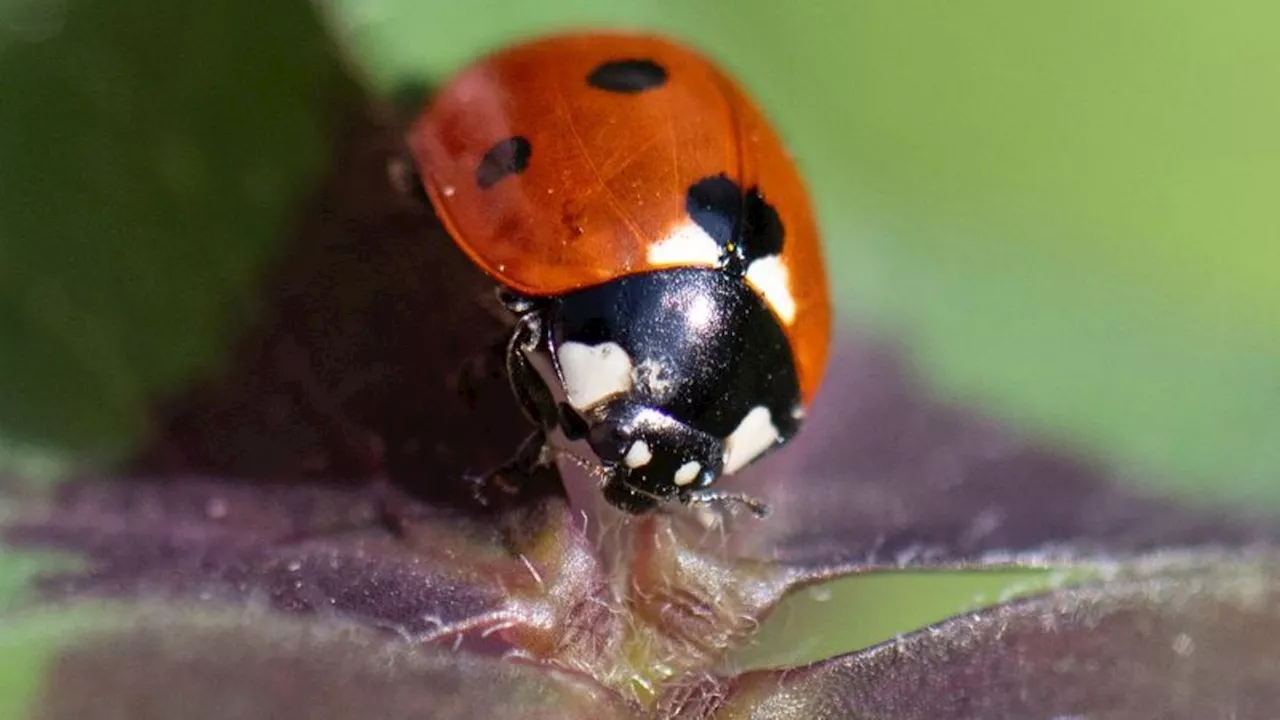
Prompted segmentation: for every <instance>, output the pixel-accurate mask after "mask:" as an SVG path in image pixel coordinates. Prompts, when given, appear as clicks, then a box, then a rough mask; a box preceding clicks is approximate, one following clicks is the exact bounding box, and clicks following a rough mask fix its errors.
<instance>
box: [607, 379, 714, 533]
mask: <svg viewBox="0 0 1280 720" xmlns="http://www.w3.org/2000/svg"><path fill="white" fill-rule="evenodd" d="M590 415H591V417H590V418H585V421H586V424H587V432H586V440H587V443H588V444H589V445H590V446H591V449H592V451H593V452H594V453H595V454H596V456H597V457H598V458H599V459H600V461H601V467H602V468H603V476H604V482H603V490H604V495H605V499H606V500H608V501H609V503H610V504H612V505H614V506H615V507H617V508H619V509H621V510H624V511H627V512H631V513H642V512H645V511H647V510H651V509H653V508H654V507H656V506H658V505H660V504H661V503H662V502H663V501H666V500H669V499H672V498H682V499H687V498H688V497H689V496H692V495H693V494H694V493H695V491H698V490H701V489H704V488H706V487H707V486H709V485H711V483H713V482H715V480H716V478H718V477H719V476H720V474H721V472H722V471H723V464H724V443H723V442H722V441H721V440H720V439H719V438H715V437H712V436H711V435H708V434H706V433H704V432H700V431H698V430H696V429H694V428H691V427H689V426H688V425H686V424H684V423H682V422H680V421H678V420H676V419H674V418H672V417H671V416H670V415H668V414H666V413H664V412H662V411H661V410H659V409H656V408H653V407H647V406H645V405H642V404H640V403H637V402H635V401H634V400H631V399H626V398H622V399H617V400H614V401H611V402H608V403H606V404H604V405H601V406H599V407H598V408H594V409H593V411H592V412H591V413H590Z"/></svg>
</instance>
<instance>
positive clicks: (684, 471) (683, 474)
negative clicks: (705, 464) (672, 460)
mask: <svg viewBox="0 0 1280 720" xmlns="http://www.w3.org/2000/svg"><path fill="white" fill-rule="evenodd" d="M700 472H702V463H700V462H698V461H697V460H690V461H689V462H687V463H685V464H683V465H681V466H680V468H679V469H678V470H676V476H675V478H674V480H675V481H676V484H677V485H681V486H683V485H688V484H689V483H691V482H693V481H694V480H697V479H698V473H700Z"/></svg>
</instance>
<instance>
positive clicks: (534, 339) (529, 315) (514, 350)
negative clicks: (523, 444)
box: [506, 309, 557, 428]
mask: <svg viewBox="0 0 1280 720" xmlns="http://www.w3.org/2000/svg"><path fill="white" fill-rule="evenodd" d="M544 343H545V337H544V328H543V322H542V314H541V313H540V312H538V311H537V310H536V309H535V310H529V311H527V312H525V313H524V314H523V315H521V316H520V317H519V318H518V319H517V320H516V325H515V328H513V329H512V331H511V339H510V340H509V341H508V342H507V358H506V359H507V379H508V380H509V381H510V383H511V392H512V393H513V394H514V395H515V396H516V399H517V400H518V401H519V402H520V408H521V409H522V410H523V411H524V414H525V417H527V418H529V422H531V423H533V424H534V425H536V426H538V427H540V428H546V427H550V426H551V425H553V424H554V423H555V418H556V415H557V413H556V403H555V398H553V397H552V395H551V392H550V390H548V389H547V386H546V384H545V383H544V382H543V380H542V376H541V375H539V374H538V371H537V369H536V368H534V366H533V363H532V362H530V361H529V355H528V353H532V352H537V351H538V350H539V349H540V348H541V347H542V346H543V344H544Z"/></svg>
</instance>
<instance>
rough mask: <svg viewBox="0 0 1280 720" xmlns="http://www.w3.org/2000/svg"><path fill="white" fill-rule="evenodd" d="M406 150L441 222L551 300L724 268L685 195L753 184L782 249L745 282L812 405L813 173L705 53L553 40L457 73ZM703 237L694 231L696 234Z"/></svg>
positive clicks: (596, 37) (816, 345)
mask: <svg viewBox="0 0 1280 720" xmlns="http://www.w3.org/2000/svg"><path fill="white" fill-rule="evenodd" d="M409 145H410V149H411V151H412V153H413V155H414V158H415V161H416V162H417V165H418V168H419V170H420V173H421V176H422V182H423V185H424V188H425V190H426V192H427V195H428V196H429V197H430V199H431V202H432V204H433V206H434V207H435V209H436V212H437V214H438V215H439V217H440V220H441V221H442V222H443V223H444V225H445V227H446V228H447V230H448V231H449V233H450V234H451V235H452V236H453V238H454V240H455V241H456V242H457V243H458V245H459V246H460V247H461V248H462V250H463V251H464V252H466V253H467V254H468V255H469V256H470V257H471V258H472V260H474V261H475V262H476V263H477V264H478V265H479V266H480V267H481V268H482V269H484V270H485V271H486V272H487V273H489V274H490V275H492V276H493V277H494V278H495V279H496V280H497V281H498V282H499V283H501V284H503V285H505V286H507V287H510V288H512V289H514V290H516V291H518V292H521V293H524V294H527V295H531V296H553V295H558V294H562V293H566V292H570V291H573V290H578V289H582V288H585V287H590V286H594V285H598V284H601V283H605V282H608V281H610V280H614V279H617V278H619V277H623V276H626V275H632V274H636V273H643V272H647V271H651V270H658V269H662V268H670V267H700V266H707V267H714V266H716V265H717V263H719V262H720V256H719V254H718V253H716V252H711V251H709V250H708V247H707V242H706V240H708V239H709V238H705V234H701V233H698V232H697V231H696V226H694V225H693V224H692V223H691V217H690V214H689V210H688V206H687V202H688V201H687V195H688V190H689V188H690V187H691V186H692V185H693V184H695V183H697V182H699V181H700V180H704V179H706V178H709V177H715V176H719V175H724V176H727V177H728V178H729V179H731V180H732V181H734V182H735V183H737V185H738V186H739V187H741V188H756V189H758V191H759V193H760V195H761V196H762V197H763V198H764V200H765V201H766V202H767V203H768V204H769V205H770V206H771V207H772V208H773V209H774V210H776V212H777V214H778V218H779V219H780V220H781V223H782V227H783V244H782V250H781V253H780V254H779V255H778V257H777V258H775V259H774V260H775V262H773V263H771V267H769V268H768V270H767V271H766V272H761V273H759V274H758V275H757V274H755V273H748V275H747V277H746V281H747V282H748V284H750V285H751V286H752V287H753V289H755V290H756V291H757V292H759V293H760V294H761V296H762V297H764V299H765V301H766V303H767V304H768V305H769V307H770V308H771V309H772V310H773V311H774V313H775V314H776V315H777V316H778V318H779V321H780V322H781V324H782V326H783V328H784V332H785V333H786V335H787V338H788V341H789V343H790V344H791V349H792V353H793V355H794V358H795V362H796V371H797V376H798V380H799V385H800V392H801V396H802V399H803V402H804V404H805V405H808V404H809V403H810V402H811V401H812V399H813V396H814V395H815V393H816V392H817V389H818V386H819V384H820V382H821V378H822V374H823V372H824V370H825V366H826V362H827V356H828V352H829V344H830V325H831V308H830V298H829V294H828V287H827V278H826V272H825V267H824V262H823V253H822V248H821V244H820V240H819V235H818V228H817V224H816V222H815V220H814V214H813V210H812V208H811V206H810V203H809V197H808V193H807V190H806V188H805V185H804V182H803V180H802V179H801V177H800V174H799V172H798V171H797V168H796V166H795V164H794V163H793V161H792V159H791V157H790V156H789V154H788V153H787V151H786V149H785V148H784V146H783V144H782V142H781V140H780V139H779V138H778V136H777V134H776V133H775V131H774V129H773V128H772V127H771V125H770V124H769V122H768V121H767V120H766V118H765V117H764V116H763V114H762V113H761V112H760V110H759V109H758V108H757V107H756V106H755V104H754V103H753V102H752V101H751V100H750V99H749V98H748V97H747V96H746V94H745V93H744V92H743V91H742V90H741V89H740V88H739V86H738V85H737V84H736V83H735V82H734V81H733V80H732V79H730V78H729V77H728V76H727V75H725V74H724V73H723V72H722V71H721V70H719V69H718V68H717V67H715V66H714V65H713V64H712V63H711V62H709V61H708V60H707V59H706V58H704V57H703V56H701V55H699V54H697V53H695V52H693V51H692V50H689V49H687V48H684V47H681V46H680V45H677V44H675V43H673V42H671V41H669V40H666V39H663V38H659V37H653V36H645V35H628V34H618V33H583V34H568V35H560V36H553V37H549V38H544V39H539V40H535V41H531V42H528V43H525V44H520V45H516V46H513V47H509V48H507V49H504V50H502V51H500V52H497V53H495V54H492V55H490V56H488V57H486V58H483V59H482V60H480V61H478V62H477V63H475V64H473V65H471V66H470V67H468V68H466V69H464V70H463V71H462V72H461V73H459V74H458V75H457V76H456V77H454V78H453V79H452V80H451V81H450V82H449V83H448V84H447V85H446V86H444V87H443V88H442V89H441V90H440V92H438V93H437V94H436V95H435V96H434V98H433V100H432V102H431V103H430V105H429V106H428V107H427V109H426V110H425V111H424V112H423V113H422V115H421V116H420V117H419V118H418V120H417V121H416V122H415V124H414V125H413V127H412V129H411V132H410V135H409ZM691 231H693V232H692V234H691Z"/></svg>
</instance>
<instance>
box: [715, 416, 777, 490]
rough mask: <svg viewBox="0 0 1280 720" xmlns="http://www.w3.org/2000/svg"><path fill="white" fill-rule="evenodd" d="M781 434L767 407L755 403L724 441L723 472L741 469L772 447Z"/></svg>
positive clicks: (731, 472)
mask: <svg viewBox="0 0 1280 720" xmlns="http://www.w3.org/2000/svg"><path fill="white" fill-rule="evenodd" d="M780 437H781V436H780V435H779V434H778V428H777V427H775V426H774V424H773V415H772V414H770V412H769V408H767V407H764V406H763V405H757V406H756V407H754V408H752V409H751V412H749V413H747V416H746V417H744V418H742V422H740V423H738V427H737V428H736V429H735V430H734V431H733V433H732V434H731V435H729V437H727V438H725V441H724V472H725V474H726V475H730V474H733V473H735V472H737V471H738V470H741V469H742V468H743V467H745V466H746V465H747V464H748V463H750V462H751V461H752V460H755V459H756V458H757V457H760V453H762V452H764V451H765V450H768V449H769V448H771V447H773V445H774V443H776V442H778V440H779V438H780Z"/></svg>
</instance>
